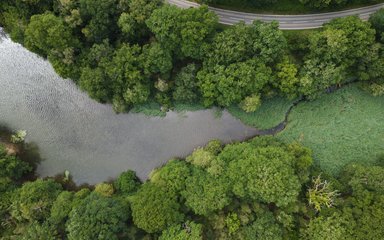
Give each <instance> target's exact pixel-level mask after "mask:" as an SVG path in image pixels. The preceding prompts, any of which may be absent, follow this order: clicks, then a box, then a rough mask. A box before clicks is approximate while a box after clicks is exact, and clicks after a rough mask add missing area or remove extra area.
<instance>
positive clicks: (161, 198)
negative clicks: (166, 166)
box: [130, 183, 184, 233]
mask: <svg viewBox="0 0 384 240" xmlns="http://www.w3.org/2000/svg"><path fill="white" fill-rule="evenodd" d="M130 202H131V208H132V217H133V222H134V223H135V225H136V226H137V227H139V228H141V229H143V230H145V231H146V232H148V233H155V232H160V231H162V230H165V229H167V228H168V227H170V226H172V225H174V224H177V223H181V222H182V221H183V220H184V215H183V214H182V213H181V212H180V208H181V206H180V203H179V202H178V201H176V199H175V196H174V195H173V194H170V193H169V192H167V191H166V189H164V188H162V187H160V186H158V185H156V184H152V183H145V184H143V185H142V187H141V188H140V190H139V191H138V192H137V193H136V194H135V195H133V196H132V197H130Z"/></svg>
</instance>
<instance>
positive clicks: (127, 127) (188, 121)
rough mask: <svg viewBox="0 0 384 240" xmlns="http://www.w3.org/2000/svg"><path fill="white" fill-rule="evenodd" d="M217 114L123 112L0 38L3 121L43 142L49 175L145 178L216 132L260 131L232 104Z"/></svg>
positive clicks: (41, 169) (226, 137)
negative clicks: (239, 115) (236, 113)
mask: <svg viewBox="0 0 384 240" xmlns="http://www.w3.org/2000/svg"><path fill="white" fill-rule="evenodd" d="M0 32H1V29H0ZM215 115H216V114H215V110H203V111H195V112H187V113H185V114H180V113H175V112H169V113H168V114H167V116H166V117H164V118H160V117H147V116H144V115H142V114H115V113H114V111H113V110H112V107H111V106H110V105H106V104H100V103H97V102H96V101H94V100H92V99H90V98H89V97H88V96H87V95H86V94H85V93H83V92H82V91H81V90H79V89H78V88H77V86H76V85H75V84H74V83H73V82H72V81H71V80H68V79H62V78H60V77H59V76H58V75H57V74H56V73H55V72H54V70H53V68H52V66H51V65H50V64H49V62H48V61H46V60H44V59H42V58H40V57H38V56H37V55H36V54H33V53H31V52H29V51H28V50H26V49H25V48H23V47H22V46H21V45H19V44H16V43H14V42H12V41H11V40H10V39H8V38H6V37H4V36H3V38H2V40H1V41H0V125H4V126H7V127H9V128H11V129H14V130H18V129H24V130H26V131H27V133H28V135H27V138H26V141H27V142H33V143H35V144H37V146H39V149H40V155H41V158H42V161H41V163H40V165H39V166H38V168H37V173H38V174H39V175H40V176H42V177H44V176H53V175H55V174H59V173H63V172H64V171H65V170H68V171H69V172H70V173H71V175H72V177H73V179H74V181H75V182H76V183H78V184H82V183H90V184H95V183H97V182H101V181H106V180H109V179H110V178H115V177H116V176H118V175H119V173H121V172H123V171H125V170H127V169H132V170H134V171H136V172H137V175H138V176H139V177H140V178H141V179H143V180H144V179H145V178H146V177H147V176H148V174H149V173H150V171H151V170H152V169H154V168H156V167H158V166H161V165H162V164H164V163H165V162H166V161H167V160H169V159H170V158H172V157H183V156H186V155H187V154H189V153H191V152H192V151H193V149H194V148H196V147H198V146H202V145H204V144H206V143H207V142H208V141H209V140H211V139H220V140H222V141H224V142H231V141H236V140H242V139H245V138H248V137H250V136H254V135H256V134H257V133H258V131H257V130H256V129H253V128H250V127H247V126H245V125H244V124H242V123H241V122H240V121H238V120H237V119H235V118H234V117H232V116H231V115H230V114H229V113H227V112H226V111H224V112H223V114H222V115H221V116H220V117H217V116H215Z"/></svg>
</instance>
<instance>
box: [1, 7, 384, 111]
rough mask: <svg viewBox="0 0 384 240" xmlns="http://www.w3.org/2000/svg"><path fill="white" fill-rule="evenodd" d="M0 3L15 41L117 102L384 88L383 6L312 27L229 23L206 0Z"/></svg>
mask: <svg viewBox="0 0 384 240" xmlns="http://www.w3.org/2000/svg"><path fill="white" fill-rule="evenodd" d="M311 2H312V1H311ZM0 11H1V12H2V15H1V16H0V24H1V25H2V26H4V28H5V30H6V31H7V32H8V33H9V34H10V36H11V38H12V39H13V40H14V41H17V42H19V43H21V44H23V45H24V46H25V47H27V48H28V49H29V50H31V51H33V52H36V53H37V54H39V55H41V56H43V57H46V58H47V59H48V60H49V61H50V62H51V63H52V65H53V67H54V68H55V70H56V72H57V73H58V74H60V75H61V76H62V77H66V78H71V79H73V80H74V81H75V82H76V83H77V84H78V85H79V86H80V88H81V89H83V90H84V91H86V92H88V94H89V96H90V97H92V98H94V99H96V100H98V101H100V102H106V103H112V104H113V107H114V109H115V110H116V111H117V112H124V111H129V110H130V109H131V108H132V107H134V106H138V105H142V104H145V103H149V102H157V103H158V104H159V109H160V106H161V107H162V108H161V109H163V110H164V111H165V110H167V109H170V108H172V107H173V106H174V105H175V104H176V103H188V104H202V105H204V106H205V107H210V106H219V107H228V106H231V105H238V106H240V107H241V108H242V109H243V110H244V111H246V112H254V111H255V110H257V108H258V107H259V106H260V105H261V104H262V100H263V99H264V98H267V97H270V96H273V95H280V96H283V97H287V98H295V97H299V96H303V97H307V98H315V97H316V96H318V95H319V94H320V93H322V92H324V91H325V90H326V89H328V88H330V87H332V86H335V85H340V84H343V83H345V82H348V81H350V79H353V78H357V79H358V80H361V81H365V82H367V83H370V88H371V90H372V92H373V93H374V94H376V95H380V94H382V93H383V92H384V90H383V88H384V87H383V85H384V84H383V80H382V79H383V76H384V70H383V69H384V68H383V67H382V66H383V64H384V57H383V52H384V51H383V47H382V41H383V38H382V32H383V26H384V25H383V21H382V15H383V11H379V12H377V13H376V14H374V15H373V16H372V17H371V19H370V22H364V21H362V20H360V19H359V18H358V17H354V16H352V17H346V18H342V19H335V20H333V21H331V22H330V23H327V24H325V26H324V27H323V29H321V30H319V31H314V32H312V33H311V34H305V32H303V33H283V32H282V31H281V30H279V29H278V24H277V23H276V22H272V23H262V22H259V21H255V22H253V23H252V24H250V25H246V24H244V23H239V24H236V25H234V26H231V27H228V28H225V29H224V30H220V28H219V27H218V26H219V25H218V17H217V16H216V15H215V14H214V13H212V12H211V11H209V10H208V8H207V7H206V6H202V7H200V8H190V9H179V8H177V7H175V6H170V5H167V4H163V3H162V1H160V0H155V1H153V0H151V1H149V0H102V1H91V0H60V1H53V0H43V1H30V0H28V1H26V0H15V1H14V0H3V1H1V3H0Z"/></svg>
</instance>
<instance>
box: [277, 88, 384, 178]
mask: <svg viewBox="0 0 384 240" xmlns="http://www.w3.org/2000/svg"><path fill="white" fill-rule="evenodd" d="M277 136H278V137H279V138H280V139H283V140H285V141H287V142H290V141H293V140H296V141H299V142H301V143H302V144H303V145H305V146H307V147H310V148H311V149H312V150H313V154H314V158H315V160H316V163H317V164H318V165H319V166H320V167H321V168H322V169H323V170H324V171H326V172H328V173H330V174H336V173H337V172H338V171H339V170H340V169H341V168H342V167H343V166H344V165H345V164H348V163H351V162H359V163H362V164H372V163H374V162H375V161H376V160H377V159H378V158H379V157H380V156H381V155H382V154H384V96H381V97H374V96H372V95H370V94H369V93H368V92H365V91H364V90H362V89H361V88H359V87H358V85H356V84H353V85H350V86H347V87H344V88H342V89H340V90H337V91H336V92H334V93H332V94H326V95H323V96H322V97H320V98H319V99H317V100H315V101H311V102H302V103H299V104H298V105H297V106H295V107H294V108H293V109H292V112H291V113H290V115H289V117H288V124H287V126H286V129H285V130H284V131H282V132H281V133H279V134H278V135H277Z"/></svg>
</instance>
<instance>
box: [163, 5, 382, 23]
mask: <svg viewBox="0 0 384 240" xmlns="http://www.w3.org/2000/svg"><path fill="white" fill-rule="evenodd" d="M166 1H167V2H168V3H169V4H172V5H176V6H178V7H181V8H189V7H198V6H199V4H197V3H194V2H189V1H187V0H166ZM380 8H384V3H380V4H376V5H372V6H368V7H362V8H356V9H351V10H345V11H340V12H330V13H319V14H306V15H269V14H254V13H245V12H236V11H230V10H224V9H219V8H214V7H209V9H210V10H211V11H213V12H215V13H216V14H217V15H218V16H219V22H220V23H223V24H227V25H233V24H235V23H238V22H240V21H244V22H246V23H251V22H252V21H253V20H261V21H264V22H271V21H273V20H275V21H278V22H279V24H280V29H286V30H289V29H291V30H294V29H312V28H319V27H321V26H322V25H323V24H324V23H326V22H329V21H330V20H332V19H333V18H338V17H346V16H351V15H358V16H359V17H360V18H361V19H363V20H368V18H369V15H371V14H372V13H374V12H376V11H377V10H379V9H380Z"/></svg>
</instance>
